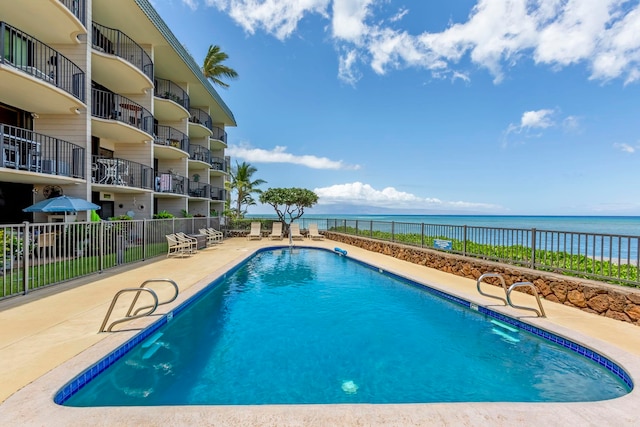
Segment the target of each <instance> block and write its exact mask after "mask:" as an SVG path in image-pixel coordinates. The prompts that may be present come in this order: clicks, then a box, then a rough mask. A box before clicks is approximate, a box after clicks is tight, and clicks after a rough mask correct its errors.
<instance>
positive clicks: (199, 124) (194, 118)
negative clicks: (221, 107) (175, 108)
mask: <svg viewBox="0 0 640 427" xmlns="http://www.w3.org/2000/svg"><path fill="white" fill-rule="evenodd" d="M189 114H190V117H189V136H190V137H192V138H205V137H208V136H211V135H212V129H213V125H212V120H211V116H209V115H208V114H207V113H205V112H204V111H203V110H201V109H199V108H190V109H189Z"/></svg>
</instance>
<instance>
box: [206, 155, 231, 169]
mask: <svg viewBox="0 0 640 427" xmlns="http://www.w3.org/2000/svg"><path fill="white" fill-rule="evenodd" d="M210 164H211V169H214V170H217V171H222V172H226V171H227V164H226V163H225V161H224V159H223V158H222V157H211V163H210Z"/></svg>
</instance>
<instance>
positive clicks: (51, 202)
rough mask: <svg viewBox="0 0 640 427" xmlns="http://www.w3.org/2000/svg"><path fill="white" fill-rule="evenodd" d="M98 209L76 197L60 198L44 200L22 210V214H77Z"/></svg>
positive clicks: (93, 204) (96, 206) (98, 207)
mask: <svg viewBox="0 0 640 427" xmlns="http://www.w3.org/2000/svg"><path fill="white" fill-rule="evenodd" d="M97 209H100V206H98V205H96V204H95V203H91V202H88V201H86V200H85V199H80V198H77V197H69V196H60V197H53V198H51V199H45V200H42V201H40V202H38V203H35V204H33V205H31V206H29V207H26V208H24V209H22V211H23V212H47V213H52V212H78V211H92V210H97Z"/></svg>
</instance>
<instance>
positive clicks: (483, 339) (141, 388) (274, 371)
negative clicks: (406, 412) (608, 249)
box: [56, 248, 630, 406]
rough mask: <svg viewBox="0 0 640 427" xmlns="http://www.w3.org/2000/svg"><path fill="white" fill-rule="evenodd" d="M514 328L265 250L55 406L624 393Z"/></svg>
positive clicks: (306, 255) (362, 274)
mask: <svg viewBox="0 0 640 427" xmlns="http://www.w3.org/2000/svg"><path fill="white" fill-rule="evenodd" d="M467 305H468V304H467ZM483 310H484V309H483ZM485 311H486V310H485ZM517 324H518V322H517V321H513V320H509V319H507V318H504V316H501V315H497V314H494V315H493V316H489V315H487V314H483V313H481V312H479V311H474V310H470V309H469V308H465V307H463V306H462V305H461V304H458V303H456V302H455V301H453V302H452V301H450V300H447V299H445V298H442V297H441V296H439V295H437V293H434V292H430V291H426V290H425V288H423V287H421V286H417V285H416V286H412V285H411V284H410V283H408V281H407V280H404V279H401V278H397V277H394V276H392V275H389V274H387V273H383V272H381V271H379V270H378V269H375V268H369V267H367V266H364V265H362V264H361V263H358V262H355V261H353V260H350V259H349V258H348V257H343V256H338V255H336V254H334V253H331V252H329V251H325V250H317V249H294V250H293V251H291V250H290V249H289V248H286V249H277V250H268V251H262V252H259V253H258V254H257V255H255V256H254V257H252V258H251V259H250V260H249V261H248V262H246V263H245V264H243V265H242V266H240V267H239V268H237V269H236V270H235V272H233V274H229V275H228V277H227V278H225V279H224V280H220V281H219V283H215V282H214V286H212V287H211V289H207V290H206V291H204V292H203V293H201V297H200V298H198V299H197V300H196V301H195V302H193V303H191V304H190V305H189V307H188V308H187V309H185V310H184V311H181V312H179V313H178V314H176V315H175V317H173V319H172V320H170V321H168V322H167V323H166V324H165V325H164V326H162V327H160V328H159V329H157V330H155V331H153V332H151V333H150V334H149V337H148V338H147V339H146V340H144V341H142V343H140V344H139V345H137V346H135V347H133V348H132V349H131V351H129V352H127V353H126V354H124V355H123V356H122V357H121V358H120V359H119V360H117V361H115V362H114V363H113V364H111V366H108V367H106V369H105V370H104V372H102V373H101V374H99V375H96V376H95V378H93V379H92V380H90V381H88V383H87V384H86V385H84V387H82V388H80V390H78V391H77V392H75V388H78V387H77V386H75V387H74V389H73V390H71V388H70V386H67V387H66V388H65V390H64V391H63V392H61V393H60V394H59V395H58V396H57V397H56V401H58V402H59V403H60V402H64V404H65V405H67V406H129V405H222V404H230V405H248V404H302V403H317V404H320V403H418V402H499V401H509V402H549V401H551V402H572V401H597V400H605V399H612V398H615V397H619V396H622V395H624V394H626V393H628V392H629V391H630V380H628V382H629V384H625V382H624V381H622V380H621V379H620V378H619V377H618V376H616V375H614V374H612V373H611V372H610V370H607V369H605V368H604V367H603V366H601V364H606V363H603V362H600V363H596V362H594V361H592V360H590V359H589V358H588V357H583V356H580V355H578V354H576V351H572V350H569V349H568V348H565V347H563V346H561V345H558V344H556V343H554V342H551V341H550V340H546V339H542V338H540V337H539V336H536V335H535V334H534V333H530V332H527V331H525V330H523V329H520V328H517V327H516V325H517ZM521 325H524V324H521ZM533 329H535V328H533ZM537 331H539V330H537ZM547 335H548V334H547ZM554 337H555V336H554ZM556 338H557V337H556ZM561 341H562V340H561ZM565 345H568V344H566V343H565ZM573 346H574V349H575V348H576V346H575V345H573ZM578 347H579V346H578ZM580 351H581V352H586V353H587V354H588V356H589V357H591V359H596V360H598V358H599V356H597V355H595V356H594V355H593V353H591V352H590V351H588V350H587V349H584V348H582V347H581V350H580ZM119 354H120V353H118V355H119ZM606 362H607V363H609V364H610V363H611V362H610V361H608V360H607V361H606ZM101 363H102V365H100V364H97V365H96V366H94V367H93V368H92V369H90V370H89V371H88V372H87V373H85V374H83V375H81V376H80V378H86V377H92V376H93V375H92V373H93V372H95V371H96V370H98V369H103V368H104V366H105V365H108V363H106V362H105V361H102V362H101ZM615 369H618V367H617V366H616V367H615ZM625 375H626V374H625ZM625 375H622V376H623V377H624V376H625ZM626 378H627V379H628V376H627V377H626ZM83 381H84V380H83ZM74 384H77V383H74ZM69 390H71V391H69ZM63 394H64V395H65V396H68V395H71V396H70V397H68V398H67V397H61V396H62V395H63Z"/></svg>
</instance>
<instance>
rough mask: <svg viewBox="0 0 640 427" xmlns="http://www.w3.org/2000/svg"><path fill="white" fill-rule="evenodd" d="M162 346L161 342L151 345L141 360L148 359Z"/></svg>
mask: <svg viewBox="0 0 640 427" xmlns="http://www.w3.org/2000/svg"><path fill="white" fill-rule="evenodd" d="M163 346H164V343H162V342H155V343H153V345H152V346H151V347H150V348H149V350H147V351H146V353H145V354H143V355H142V360H147V359H149V358H150V357H151V356H153V355H154V354H155V353H156V351H158V350H159V349H160V348H161V347H163Z"/></svg>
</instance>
